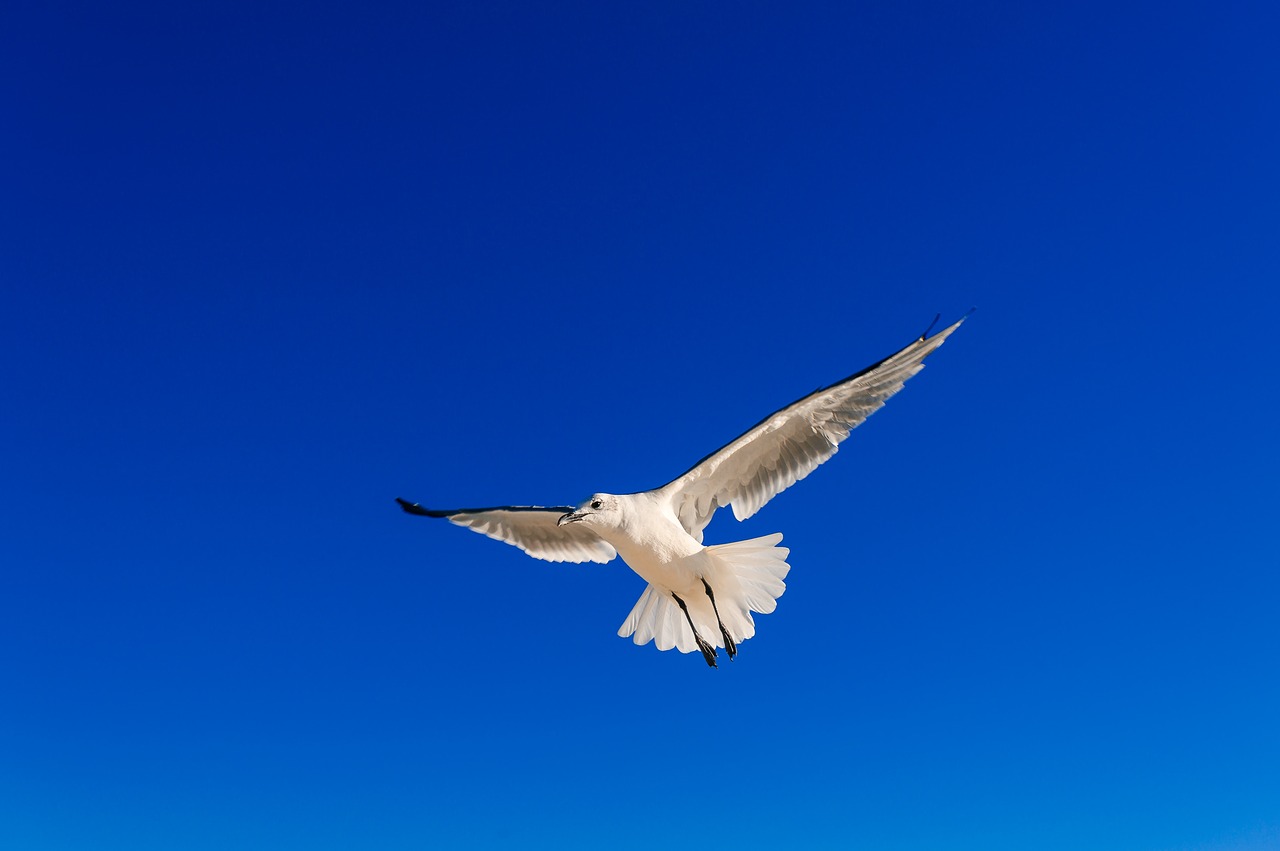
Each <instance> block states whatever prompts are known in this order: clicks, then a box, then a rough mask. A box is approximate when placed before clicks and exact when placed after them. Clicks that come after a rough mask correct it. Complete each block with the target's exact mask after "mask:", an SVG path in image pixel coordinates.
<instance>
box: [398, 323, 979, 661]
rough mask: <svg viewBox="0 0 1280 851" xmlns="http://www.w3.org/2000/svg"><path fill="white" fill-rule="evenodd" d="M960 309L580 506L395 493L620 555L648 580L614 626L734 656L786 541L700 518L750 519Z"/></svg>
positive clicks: (943, 335)
mask: <svg viewBox="0 0 1280 851" xmlns="http://www.w3.org/2000/svg"><path fill="white" fill-rule="evenodd" d="M970 312H972V311H970ZM967 318H968V314H966V315H965V316H964V317H962V318H961V319H960V320H959V321H958V322H956V323H955V324H954V325H951V326H950V327H948V328H946V329H944V330H942V331H939V332H938V333H937V334H934V335H933V336H932V337H930V336H929V331H928V330H926V331H925V333H923V334H921V335H920V337H919V338H918V339H916V340H915V341H913V342H912V343H911V344H910V345H908V346H906V347H905V348H903V349H901V350H899V351H897V352H895V353H893V354H892V355H889V356H888V357H887V358H884V359H883V360H881V361H878V362H877V363H874V364H872V365H871V366H869V367H867V368H866V369H863V370H861V371H859V372H856V373H854V374H853V375H851V376H849V377H848V378H845V379H844V380H842V381H838V382H836V383H835V384H832V385H830V386H828V387H823V388H820V389H818V390H815V391H814V392H813V393H810V394H809V395H808V396H805V397H804V398H803V399H800V400H798V401H795V402H792V403H791V404H790V405H787V406H786V407H784V408H782V409H780V410H778V411H775V412H774V413H772V414H770V415H769V416H767V417H765V418H764V419H763V420H761V421H760V422H759V423H757V424H756V425H755V426H753V427H752V428H750V429H748V430H747V431H746V432H744V433H743V434H742V435H741V436H740V437H738V438H737V439H735V440H734V441H732V442H731V443H729V444H727V445H725V446H723V447H721V448H720V449H717V450H716V451H715V452H712V453H711V454H710V455H708V456H707V457H705V458H703V459H702V460H701V461H699V462H698V463H697V464H694V465H693V467H691V468H690V469H689V470H688V471H687V472H685V473H684V474H682V475H680V476H679V477H677V478H675V479H673V480H672V481H670V482H668V483H667V484H665V485H663V486H662V487H660V488H655V489H654V490H649V491H644V492H642V493H629V494H612V493H597V494H593V495H592V496H591V497H589V498H588V499H586V500H584V501H583V502H582V503H580V504H579V505H577V506H567V505H562V506H538V505H504V506H497V507H494V508H457V509H453V510H449V511H439V510H432V509H428V508H423V507H422V506H421V505H419V504H418V503H416V502H409V501H407V500H404V499H400V498H399V497H397V498H396V502H398V503H400V507H401V508H403V509H404V510H405V511H406V512H408V513H409V514H416V515H420V516H423V517H443V518H446V519H448V520H449V521H450V522H451V523H455V524H457V525H459V526H465V527H467V528H469V529H473V530H475V531H477V532H480V533H481V534H484V535H488V536H489V537H490V538H494V539H496V540H499V541H504V542H506V543H508V544H513V545H515V546H517V547H519V548H520V549H522V550H524V551H525V552H526V553H528V554H529V555H531V556H533V557H534V558H538V559H543V560H544V561H568V562H585V561H594V562H599V563H601V564H603V563H605V562H608V561H611V560H612V559H613V558H614V557H615V556H621V557H622V560H623V561H625V562H626V563H627V566H628V567H630V568H631V569H632V570H633V571H635V572H636V573H638V574H639V575H640V577H641V578H643V579H644V580H646V581H647V582H648V583H649V585H648V587H647V588H645V590H644V593H643V594H641V595H640V599H639V600H638V601H637V602H636V604H635V607H634V608H632V610H631V614H629V615H628V616H627V619H626V621H625V622H623V624H622V627H621V628H620V629H619V630H618V635H620V636H622V637H623V638H626V637H628V636H630V637H631V639H632V640H633V641H634V642H635V643H636V644H639V645H644V644H648V643H649V642H650V641H653V642H654V643H655V644H656V645H657V647H658V649H659V650H670V649H671V648H672V647H675V648H677V649H678V650H679V651H680V652H681V653H691V652H693V651H694V650H695V649H697V650H699V651H701V653H702V657H703V658H704V659H705V660H706V662H707V664H708V665H710V666H711V667H713V668H714V667H716V660H717V658H719V655H718V653H717V650H718V649H719V648H723V649H724V651H725V652H726V653H727V654H728V656H729V658H730V659H733V658H734V656H736V655H737V652H738V649H737V646H738V644H740V643H742V642H743V641H745V640H746V639H748V638H750V637H752V636H753V635H755V631H756V628H755V622H754V621H753V620H752V617H751V614H752V612H755V613H757V614H769V613H770V612H772V611H773V610H774V609H775V608H776V607H777V600H778V598H779V597H781V596H782V592H783V591H785V590H786V585H785V584H784V583H783V579H784V578H785V577H786V575H787V572H788V571H789V570H790V569H791V568H790V566H789V565H788V564H787V556H788V555H789V553H790V551H789V550H788V549H787V548H786V547H780V546H778V544H779V543H780V542H781V541H782V534H781V533H777V532H775V533H774V534H772V535H765V536H764V537H760V538H752V539H750V540H746V541H736V542H734V543H729V544H714V545H711V546H705V545H703V543H702V530H703V529H705V528H706V526H707V524H708V523H709V522H710V521H711V516H712V515H713V514H715V511H716V509H717V508H723V507H725V506H728V507H731V508H732V509H733V516H734V517H736V518H737V519H738V520H740V521H741V520H746V519H747V518H748V517H751V516H752V515H753V514H755V513H756V512H757V511H759V510H760V508H761V507H763V506H764V504H765V503H767V502H768V501H769V500H770V499H772V498H773V497H774V496H776V495H777V494H779V493H781V492H782V491H784V490H786V489H787V488H789V487H791V486H792V485H793V484H795V483H796V482H798V481H800V480H801V479H803V478H804V477H805V476H807V475H809V474H810V473H811V472H813V471H814V470H815V469H816V468H817V467H818V465H819V464H821V463H822V462H824V461H826V460H827V459H828V458H830V457H831V456H832V455H835V454H836V451H837V449H838V448H839V445H840V442H841V441H843V440H844V439H845V438H846V437H848V436H849V432H850V431H852V430H853V429H854V428H856V427H857V426H858V425H860V424H861V423H862V421H863V420H865V419H866V418H867V417H869V416H871V414H873V413H875V412H876V411H877V410H879V409H880V407H881V406H882V405H884V403H885V400H886V399H888V398H889V397H890V396H892V395H893V394H895V393H897V392H898V391H899V390H901V389H902V385H903V384H904V383H905V382H906V380H907V379H908V378H910V377H911V376H913V375H915V374H916V373H917V372H919V371H920V370H921V369H923V368H924V359H925V357H927V356H928V355H929V354H930V353H932V352H933V350H934V349H936V348H938V347H939V346H941V345H942V344H943V342H944V341H945V340H946V339H947V337H949V336H950V335H951V333H952V332H953V331H955V330H956V329H957V328H959V327H960V324H961V323H962V322H964V320H965V319H967ZM934 323H935V324H936V323H937V319H935V320H934ZM932 327H933V326H932V325H931V326H930V329H929V330H932Z"/></svg>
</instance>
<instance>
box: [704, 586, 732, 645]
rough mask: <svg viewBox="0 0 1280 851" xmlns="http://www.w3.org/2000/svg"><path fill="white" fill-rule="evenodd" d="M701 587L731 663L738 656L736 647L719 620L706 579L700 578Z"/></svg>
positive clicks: (712, 593)
mask: <svg viewBox="0 0 1280 851" xmlns="http://www.w3.org/2000/svg"><path fill="white" fill-rule="evenodd" d="M702 587H703V589H704V590H705V591H706V592H707V596H708V597H710V598H711V611H713V612H715V613H716V626H718V627H720V637H721V638H723V639H724V649H725V650H726V651H727V652H728V654H729V661H730V662H732V661H733V657H734V656H737V655H738V645H737V644H735V643H734V642H733V636H731V635H729V630H727V629H725V628H724V621H722V620H720V607H719V606H717V605H716V595H715V592H714V591H712V590H711V583H709V582H707V579H706V577H703V578H702Z"/></svg>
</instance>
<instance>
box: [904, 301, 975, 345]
mask: <svg viewBox="0 0 1280 851" xmlns="http://www.w3.org/2000/svg"><path fill="white" fill-rule="evenodd" d="M977 309H978V308H976V307H971V308H969V310H968V311H967V312H966V313H965V315H964V316H961V317H960V319H959V321H957V322H956V324H957V325H959V324H960V323H961V322H963V321H965V320H966V319H968V318H969V317H970V316H972V315H973V312H974V311H975V310H977ZM941 318H942V314H941V313H939V314H937V315H935V316H934V317H933V321H932V322H930V323H929V327H928V328H926V329H924V333H923V334H921V335H920V339H919V340H917V341H916V342H918V343H923V342H924V341H925V340H927V339H929V334H931V333H932V332H933V329H934V328H936V327H937V325H938V320H939V319H941Z"/></svg>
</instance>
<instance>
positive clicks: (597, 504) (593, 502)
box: [591, 499, 600, 509]
mask: <svg viewBox="0 0 1280 851" xmlns="http://www.w3.org/2000/svg"><path fill="white" fill-rule="evenodd" d="M591 507H592V508H597V509H598V508H599V507H600V500H598V499H593V500H591Z"/></svg>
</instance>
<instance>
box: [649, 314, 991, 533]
mask: <svg viewBox="0 0 1280 851" xmlns="http://www.w3.org/2000/svg"><path fill="white" fill-rule="evenodd" d="M966 318H967V317H966ZM961 322H964V319H961V320H960V321H959V322H956V323H955V324H954V325H951V326H950V327H948V328H946V329H944V330H942V331H939V332H938V333H937V334H934V335H933V336H932V337H928V338H925V337H921V338H920V339H918V340H916V341H915V342H913V343H912V344H911V345H909V346H907V347H906V348H904V349H902V350H901V351H898V352H896V353H894V354H892V355H890V356H889V357H887V358H885V359H884V360H882V361H880V362H878V363H876V364H873V365H872V366H869V367H867V368H866V369H864V370H862V371H861V372H858V373H855V374H854V375H851V376H849V377H848V378H846V379H844V380H843V381H840V382H838V383H836V384H833V385H831V386H830V387H824V388H822V389H820V390H817V391H815V392H813V393H811V394H809V395H808V396H805V397H804V398H803V399H800V400H799V401H796V402H793V403H792V404H790V405H788V406H787V407H785V408H783V409H781V410H779V411H777V412H775V413H773V414H771V415H769V416H768V417H766V418H765V419H764V420H762V421H761V422H760V423H758V424H757V425H756V426H755V427H753V428H751V429H750V430H748V431H747V432H746V433H745V434H743V435H742V436H741V437H739V438H738V439H737V440H734V441H733V442H732V443H730V444H728V445H727V446H725V447H723V448H721V449H719V450H717V451H716V452H714V453H712V454H711V455H708V456H707V457H706V458H704V459H702V460H701V461H699V462H698V463H697V464H696V465H695V466H694V467H693V469H691V470H689V471H688V472H687V473H685V474H684V475H683V476H680V477H679V478H678V479H675V480H674V481H672V482H670V483H669V484H667V485H665V486H664V487H663V488H662V490H664V491H666V492H667V493H668V494H669V495H670V499H671V505H672V507H673V508H674V509H675V511H676V515H677V516H678V517H679V518H680V523H681V524H682V525H683V526H684V528H685V529H686V530H687V531H688V532H689V534H690V535H692V536H693V537H694V538H696V539H698V540H699V541H701V540H702V530H703V529H704V528H706V525H707V523H709V522H710V521H711V515H713V514H714V513H715V511H716V509H717V508H720V507H723V506H726V505H728V506H732V507H733V516H734V517H736V518H737V519H738V520H746V519H747V518H748V517H750V516H751V515H753V514H755V513H756V512H757V511H759V510H760V509H761V508H762V507H763V506H764V504H765V503H767V502H768V501H769V500H771V499H773V497H775V496H777V495H778V494H779V493H781V492H782V491H784V490H786V489H787V488H789V487H791V486H792V485H793V484H795V483H796V482H798V481H800V480H801V479H803V478H804V477H805V476H807V475H809V474H810V473H812V472H813V471H814V470H815V469H817V468H818V466H819V465H820V464H822V462H824V461H826V460H827V459H828V458H830V457H831V456H832V455H834V454H836V450H837V449H838V448H839V445H840V442H841V441H843V440H844V439H845V438H846V437H848V436H849V432H850V431H852V430H853V429H854V428H856V427H857V426H858V425H860V424H861V423H862V421H863V420H865V419H866V418H867V417H869V416H871V415H872V414H873V413H875V412H876V411H877V410H879V409H880V407H881V406H883V405H884V403H885V400H886V399H888V398H889V397H890V396H892V395H893V394H894V393H897V392H898V391H899V390H901V389H902V385H903V384H904V383H905V382H906V380H907V379H908V378H910V377H911V376H913V375H915V374H916V373H917V372H919V371H920V370H921V369H923V368H924V363H923V361H924V359H925V357H926V356H927V355H929V354H930V353H931V352H933V351H934V350H935V349H937V348H938V347H939V346H941V345H942V343H943V342H944V341H945V340H946V339H947V337H948V336H949V335H950V334H951V332H953V331H955V330H956V329H957V328H959V327H960V323H961Z"/></svg>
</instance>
